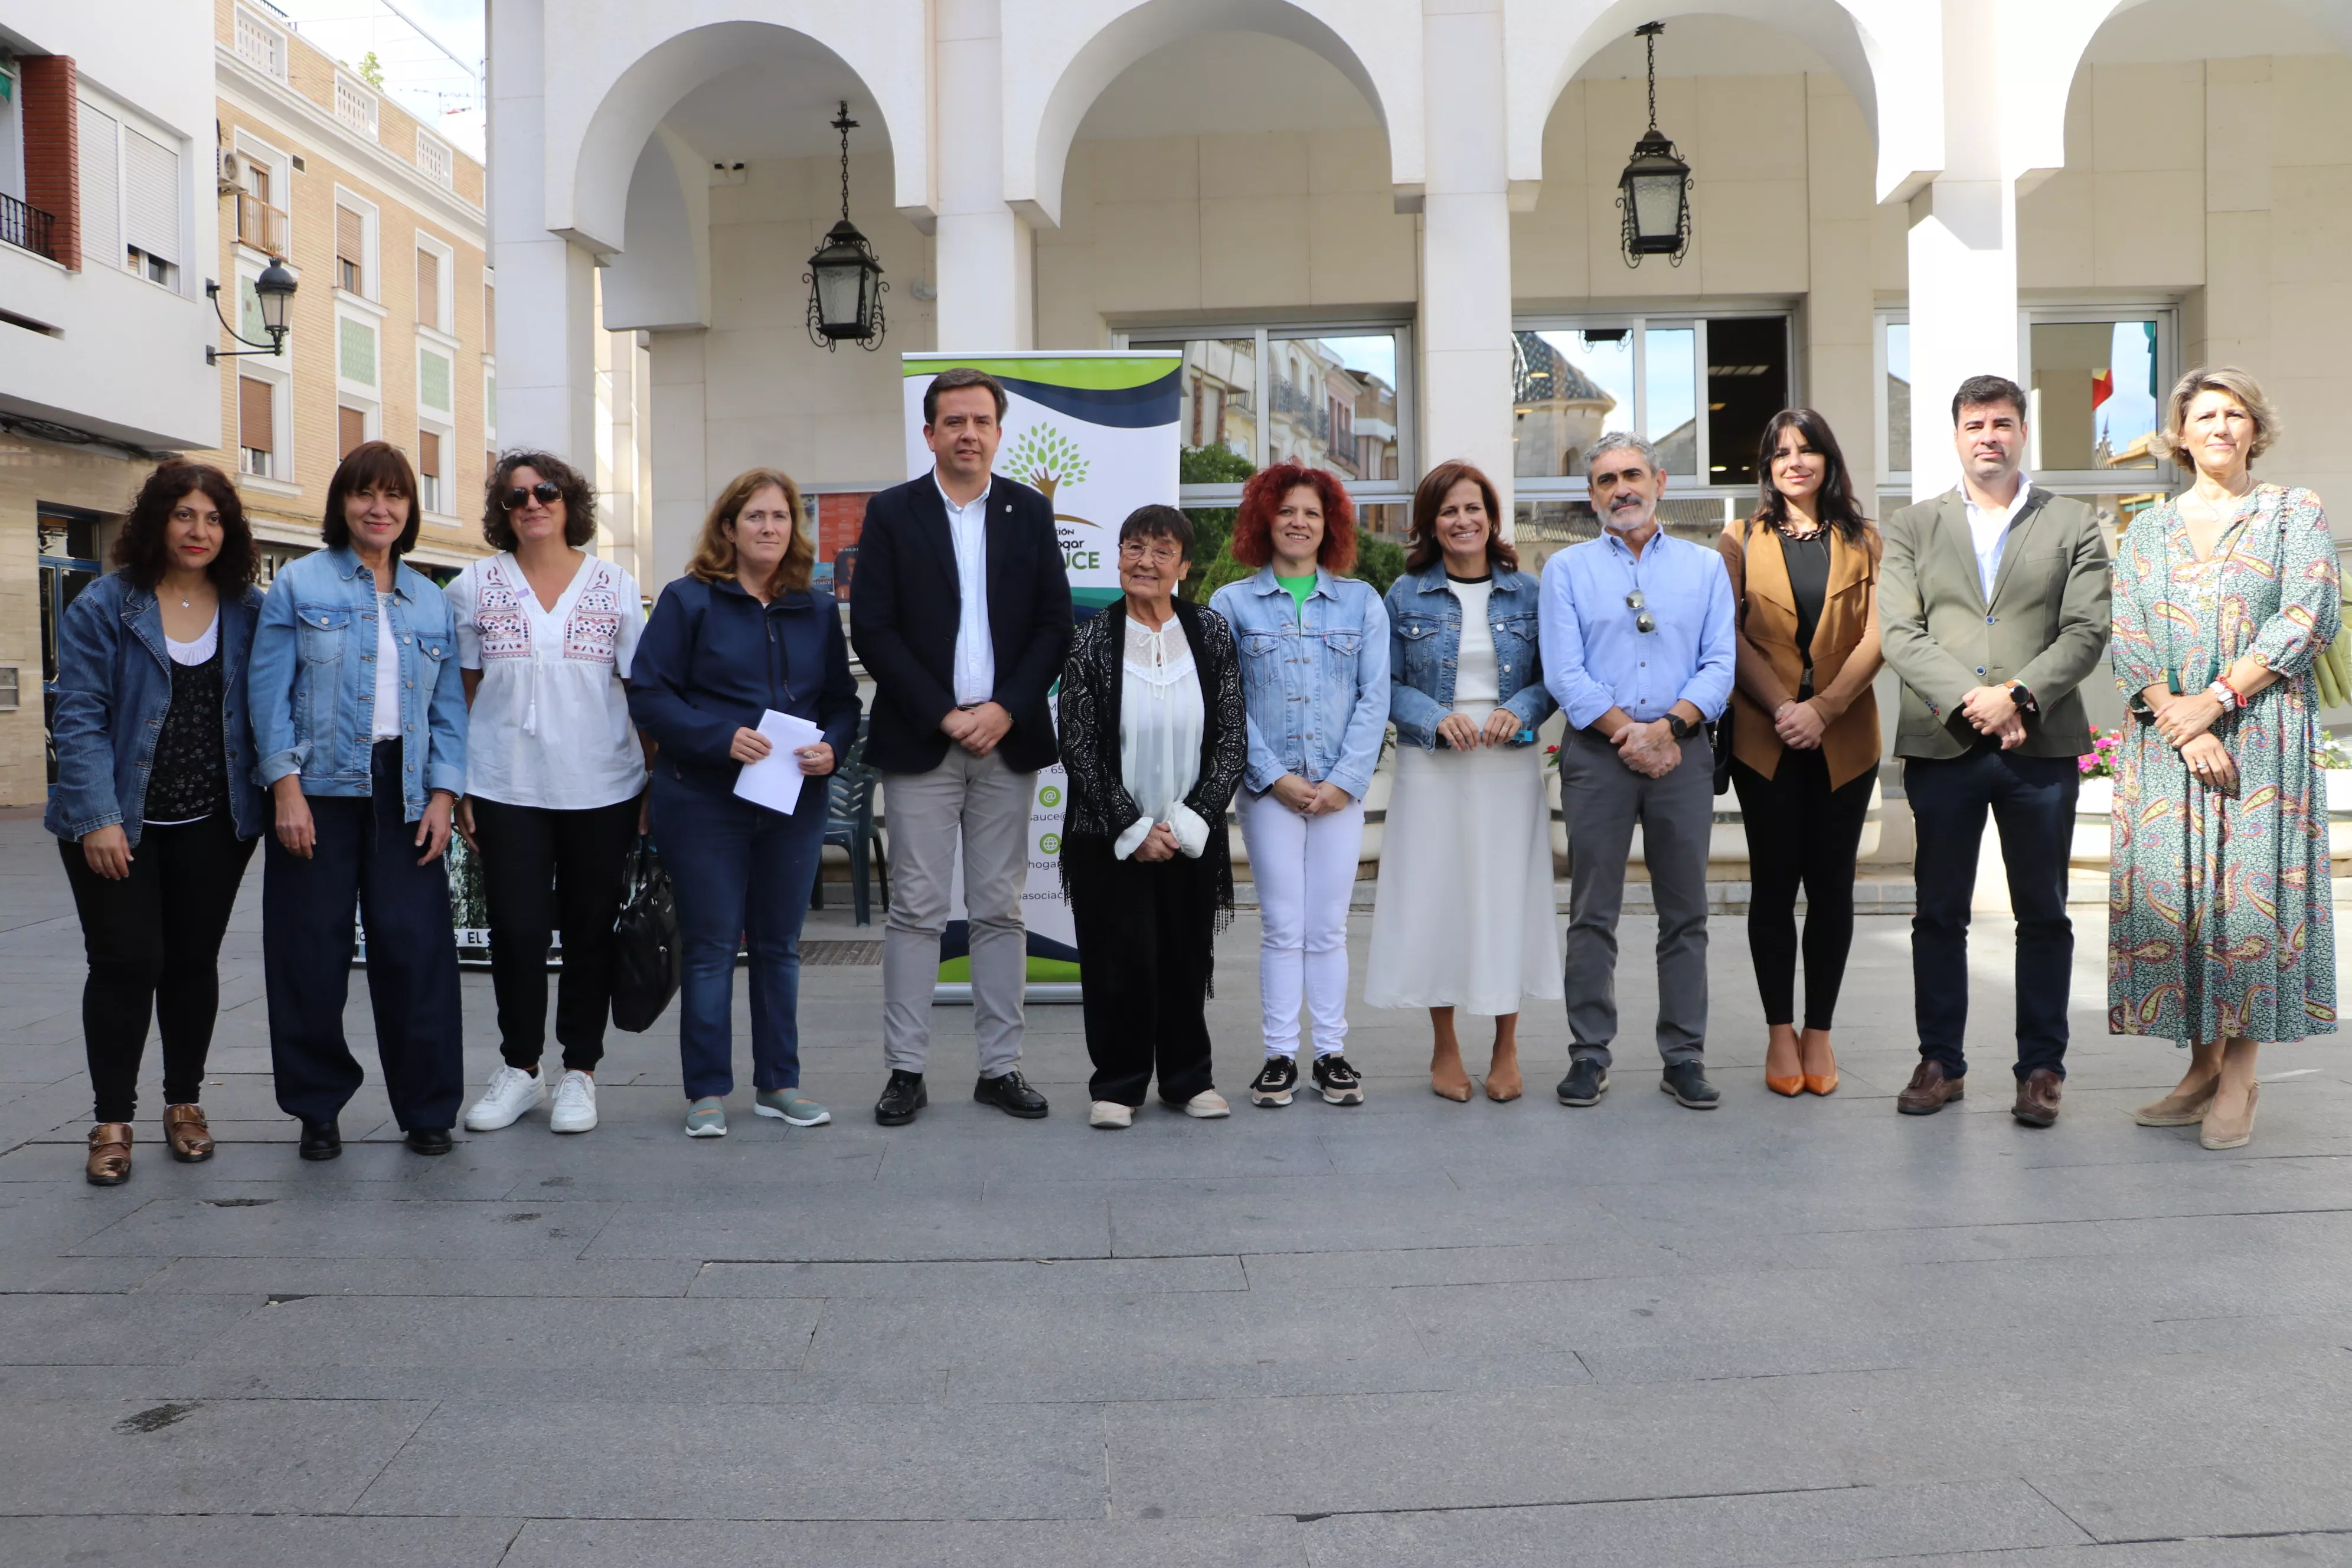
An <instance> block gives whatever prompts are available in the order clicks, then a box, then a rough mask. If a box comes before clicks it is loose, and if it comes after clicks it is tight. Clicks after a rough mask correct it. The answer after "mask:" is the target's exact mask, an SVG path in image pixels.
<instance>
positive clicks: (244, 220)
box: [236, 191, 289, 257]
mask: <svg viewBox="0 0 2352 1568" xmlns="http://www.w3.org/2000/svg"><path fill="white" fill-rule="evenodd" d="M236 237H237V240H238V242H239V243H240V244H244V245H249V246H251V247H253V248H254V249H256V250H258V251H260V252H261V253H262V254H263V255H265V256H276V257H283V256H284V255H285V254H286V252H287V248H288V245H289V241H288V238H287V226H286V214H285V211H284V210H283V209H282V208H278V207H273V206H271V205H269V204H268V202H265V201H263V200H262V199H261V198H260V197H259V196H251V195H246V194H245V193H244V192H242V191H240V192H238V193H237V197H236Z"/></svg>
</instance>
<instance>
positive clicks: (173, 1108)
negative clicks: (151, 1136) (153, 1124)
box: [163, 1105, 213, 1165]
mask: <svg viewBox="0 0 2352 1568" xmlns="http://www.w3.org/2000/svg"><path fill="white" fill-rule="evenodd" d="M163 1142H166V1143H168V1144H170V1145H171V1147H172V1158H173V1159H174V1160H177V1161H179V1162H180V1163H182V1164H184V1165H193V1164H194V1163H197V1162H198V1161H200V1160H209V1159H211V1158H212V1157H213V1130H212V1129H211V1128H210V1127H208V1126H206V1125H205V1108H204V1107H203V1106H201V1105H167V1106H165V1107H164V1108H163Z"/></svg>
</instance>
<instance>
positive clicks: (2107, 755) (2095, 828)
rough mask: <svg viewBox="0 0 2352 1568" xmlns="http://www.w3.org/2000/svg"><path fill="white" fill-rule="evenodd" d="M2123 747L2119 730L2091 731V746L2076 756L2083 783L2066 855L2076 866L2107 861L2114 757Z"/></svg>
mask: <svg viewBox="0 0 2352 1568" xmlns="http://www.w3.org/2000/svg"><path fill="white" fill-rule="evenodd" d="M2122 746H2123V733H2122V731H2117V730H2093V731H2091V749H2090V750H2089V751H2087V752H2084V753H2083V754H2082V755H2081V756H2080V757H2078V758H2076V759H2075V763H2074V765H2075V766H2076V767H2077V768H2079V769H2081V770H2082V774H2083V783H2082V788H2081V791H2080V793H2079V794H2077V795H2075V797H2074V844H2073V846H2072V847H2071V848H2070V849H2069V850H2068V852H2067V858H2069V859H2070V860H2072V861H2073V862H2074V864H2076V865H2078V866H2081V865H2089V866H2094V867H2095V866H2104V865H2105V864H2106V863H2107V852H2108V849H2109V848H2110V847H2111V843H2112V838H2111V834H2110V824H2109V817H2110V816H2111V815H2112V814H2113V812H2114V810H2115V805H2116V752H2118V751H2120V750H2121V749H2122Z"/></svg>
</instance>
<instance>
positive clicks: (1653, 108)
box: [833, 84, 1658, 223]
mask: <svg viewBox="0 0 2352 1568" xmlns="http://www.w3.org/2000/svg"><path fill="white" fill-rule="evenodd" d="M1657 97H1658V89H1657V87H1656V85H1655V84H1653V85H1652V86H1651V89H1650V119H1651V120H1652V121H1655V120H1656V119H1657V118H1658V108H1657ZM856 127H857V121H855V120H852V119H850V118H849V100H847V99H843V100H841V112H840V113H838V114H836V115H835V116H834V117H833V128H834V129H835V131H838V132H841V221H842V222H844V223H847V222H848V221H849V133H850V132H852V131H854V130H856Z"/></svg>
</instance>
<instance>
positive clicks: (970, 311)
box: [500, 0, 1035, 353]
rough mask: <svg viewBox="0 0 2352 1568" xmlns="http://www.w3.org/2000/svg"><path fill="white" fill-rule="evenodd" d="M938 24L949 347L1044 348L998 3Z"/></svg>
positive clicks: (944, 10)
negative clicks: (1011, 189) (1014, 198)
mask: <svg viewBox="0 0 2352 1568" xmlns="http://www.w3.org/2000/svg"><path fill="white" fill-rule="evenodd" d="M500 3H501V4H504V3H505V0H500ZM937 16H938V26H939V41H938V47H937V51H936V58H937V60H938V69H939V85H938V104H939V161H940V164H939V190H940V217H939V230H938V235H937V241H936V255H937V258H938V259H937V263H936V268H937V273H938V278H939V289H940V300H939V346H940V349H941V350H942V351H943V352H946V353H1005V352H1008V351H1012V350H1015V349H1025V348H1028V347H1030V346H1031V345H1032V344H1033V343H1034V342H1035V319H1034V318H1035V309H1034V304H1035V301H1034V293H1033V289H1034V250H1033V241H1032V239H1031V237H1030V233H1029V226H1028V225H1027V224H1025V223H1024V222H1022V221H1021V219H1020V218H1019V217H1017V216H1014V214H1013V209H1012V208H1011V207H1009V206H1007V205H1005V204H1004V148H1003V135H1004V116H1003V74H1002V70H1001V61H1002V58H1003V37H1002V32H1001V24H1000V23H999V21H998V16H997V6H996V0H940V5H939V8H938V12H937Z"/></svg>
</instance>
